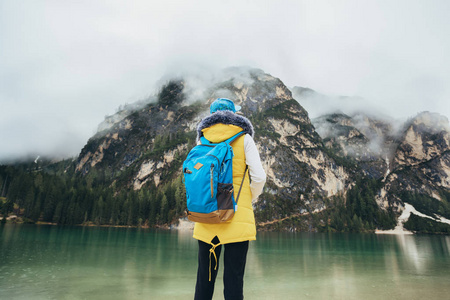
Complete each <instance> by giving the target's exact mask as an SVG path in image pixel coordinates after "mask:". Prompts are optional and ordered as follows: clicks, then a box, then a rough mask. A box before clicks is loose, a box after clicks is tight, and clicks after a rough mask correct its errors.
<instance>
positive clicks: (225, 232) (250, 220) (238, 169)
mask: <svg viewBox="0 0 450 300" xmlns="http://www.w3.org/2000/svg"><path fill="white" fill-rule="evenodd" d="M241 131H242V128H241V127H239V126H235V125H225V124H221V123H219V124H215V125H212V126H211V127H208V128H205V129H203V130H202V132H203V136H204V137H205V138H206V139H207V140H209V141H210V142H212V143H220V142H222V141H224V140H226V139H228V138H230V137H232V136H233V135H235V134H237V133H238V132H241ZM244 136H245V135H242V136H240V137H239V138H237V139H236V140H235V141H234V142H233V143H232V144H231V146H232V147H233V152H234V157H233V186H234V198H235V199H236V198H237V195H238V192H239V187H240V185H241V182H242V178H243V176H244V171H245V167H246V164H245V152H244ZM215 236H217V237H218V238H219V241H220V244H228V243H236V242H243V241H251V240H256V225H255V216H254V213H253V207H252V193H251V190H250V181H249V176H248V171H247V174H246V175H245V180H244V184H243V185H242V190H241V194H240V196H239V200H238V208H237V210H236V213H235V215H234V217H233V218H232V219H231V221H229V222H226V223H221V224H205V223H195V227H194V238H196V239H198V240H201V241H203V242H205V243H208V244H210V243H211V241H212V239H213V238H214V237H215ZM216 246H217V245H216Z"/></svg>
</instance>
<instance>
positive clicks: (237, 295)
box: [194, 98, 266, 300]
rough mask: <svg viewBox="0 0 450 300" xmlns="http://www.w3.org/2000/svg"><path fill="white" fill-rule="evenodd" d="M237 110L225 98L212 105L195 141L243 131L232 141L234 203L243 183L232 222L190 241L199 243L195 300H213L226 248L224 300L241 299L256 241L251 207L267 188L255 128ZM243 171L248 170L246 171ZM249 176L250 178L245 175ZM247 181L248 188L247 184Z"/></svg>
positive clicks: (199, 226) (201, 227) (198, 228)
mask: <svg viewBox="0 0 450 300" xmlns="http://www.w3.org/2000/svg"><path fill="white" fill-rule="evenodd" d="M240 108H241V107H240V106H237V105H234V103H233V101H231V100H229V99H225V98H218V99H216V100H215V101H214V102H213V103H212V104H211V106H210V112H211V115H210V116H208V117H206V118H204V119H203V120H202V121H201V122H200V124H199V126H198V128H197V139H198V140H200V137H202V136H204V137H205V138H206V139H207V140H209V141H210V142H212V143H220V142H222V141H225V140H227V139H228V138H230V137H232V136H234V135H235V134H237V133H239V132H241V131H243V132H244V133H245V134H244V135H241V136H240V137H239V138H237V139H236V140H234V141H233V143H232V144H231V146H232V147H233V152H234V157H233V185H234V193H235V194H234V197H235V199H236V197H237V193H238V191H239V188H240V185H241V182H242V179H243V178H244V182H243V186H242V190H241V194H240V196H239V200H238V209H237V210H236V213H235V215H234V217H233V218H232V219H231V221H230V222H227V223H221V224H205V223H195V227H194V238H196V239H197V240H198V243H199V252H198V271H197V283H196V287H195V299H196V300H203V299H212V296H213V293H214V283H215V280H216V276H217V271H218V262H219V257H220V253H221V249H222V246H221V245H224V248H225V250H224V273H223V283H224V296H225V299H243V298H244V293H243V287H244V270H245V263H246V259H247V251H248V244H249V241H251V240H256V225H255V217H254V213H253V207H252V201H256V199H257V198H258V196H259V195H260V194H261V192H262V189H263V187H264V184H265V182H266V173H265V172H264V169H263V167H262V164H261V160H260V157H259V153H258V149H257V148H256V145H255V142H254V141H253V135H254V131H253V125H252V124H251V122H250V121H249V120H248V119H247V118H245V117H243V116H240V115H238V114H236V111H239V110H240ZM246 166H248V171H246V170H247V168H246ZM246 172H248V174H245V177H244V173H246ZM250 181H251V183H250Z"/></svg>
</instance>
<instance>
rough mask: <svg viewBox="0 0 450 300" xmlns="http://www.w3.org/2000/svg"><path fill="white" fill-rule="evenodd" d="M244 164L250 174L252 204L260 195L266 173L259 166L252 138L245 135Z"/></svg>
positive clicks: (260, 165) (259, 162)
mask: <svg viewBox="0 0 450 300" xmlns="http://www.w3.org/2000/svg"><path fill="white" fill-rule="evenodd" d="M244 148H245V162H246V164H247V165H248V170H249V174H250V179H251V182H250V190H251V192H252V202H255V201H256V200H257V199H258V196H259V195H261V193H262V190H263V187H264V184H265V183H266V172H265V171H264V169H263V166H262V164H261V159H260V157H259V152H258V148H256V145H255V141H254V140H253V138H252V137H251V136H250V135H248V134H246V135H245V137H244Z"/></svg>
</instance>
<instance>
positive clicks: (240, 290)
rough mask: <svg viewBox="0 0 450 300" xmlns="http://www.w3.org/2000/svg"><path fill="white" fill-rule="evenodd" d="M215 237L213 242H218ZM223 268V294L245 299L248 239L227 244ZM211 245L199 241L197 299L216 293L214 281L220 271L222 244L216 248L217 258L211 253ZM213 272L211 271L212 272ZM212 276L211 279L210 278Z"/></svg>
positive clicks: (230, 299) (204, 299) (235, 299)
mask: <svg viewBox="0 0 450 300" xmlns="http://www.w3.org/2000/svg"><path fill="white" fill-rule="evenodd" d="M218 242H219V240H218V239H217V237H215V238H214V239H213V240H212V243H214V244H217V243H218ZM224 246H225V251H224V252H225V253H224V269H223V285H224V290H223V294H224V296H225V299H226V300H240V299H244V270H245V262H246V261H247V251H248V241H245V242H239V243H230V244H225V245H224ZM210 249H211V245H210V244H207V243H205V242H202V241H198V270H197V284H196V285H195V298H194V299H195V300H210V299H212V296H213V293H214V283H215V282H216V276H217V272H218V271H219V265H218V263H219V257H220V252H221V250H222V246H217V247H216V248H215V253H216V256H217V268H216V259H215V258H214V255H213V254H211V261H210ZM210 268H211V269H210ZM210 272H211V273H210ZM210 275H211V277H210ZM210 278H211V281H210V280H209V279H210Z"/></svg>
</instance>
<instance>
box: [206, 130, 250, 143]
mask: <svg viewBox="0 0 450 300" xmlns="http://www.w3.org/2000/svg"><path fill="white" fill-rule="evenodd" d="M243 134H245V133H244V131H240V132H238V133H236V134H235V135H233V136H232V137H230V138H229V139H227V140H225V141H223V142H222V143H227V144H228V145H230V144H231V143H232V142H234V140H235V139H237V138H238V137H240V136H241V135H243ZM200 143H202V145H217V144H220V143H211V142H210V141H208V140H207V139H206V138H205V137H204V136H202V137H201V138H200Z"/></svg>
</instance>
